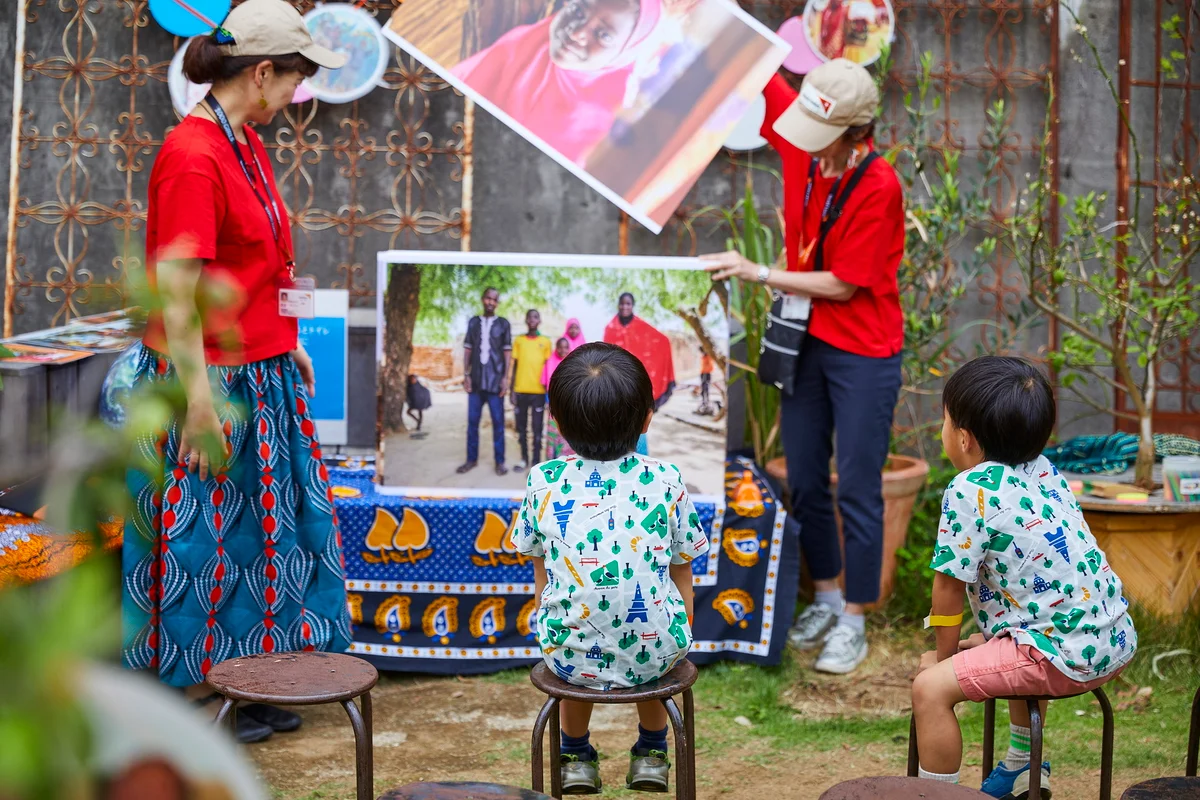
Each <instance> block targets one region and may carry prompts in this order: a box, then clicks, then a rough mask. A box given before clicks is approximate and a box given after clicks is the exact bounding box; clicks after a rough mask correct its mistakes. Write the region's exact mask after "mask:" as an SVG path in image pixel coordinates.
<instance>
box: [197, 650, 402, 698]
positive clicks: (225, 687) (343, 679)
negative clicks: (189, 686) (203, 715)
mask: <svg viewBox="0 0 1200 800" xmlns="http://www.w3.org/2000/svg"><path fill="white" fill-rule="evenodd" d="M378 680H379V672H378V671H377V670H376V669H375V667H373V666H371V665H370V664H368V663H367V662H366V661H363V660H362V659H361V658H355V657H354V656H347V655H342V654H340V653H319V652H311V653H261V654H259V655H253V656H246V657H244V658H231V659H228V660H227V661H222V662H221V663H220V664H218V665H217V666H215V667H213V668H212V669H211V670H210V671H209V673H208V683H209V685H210V686H212V687H213V689H215V690H216V691H217V692H220V693H221V694H223V695H225V696H226V697H229V698H232V699H234V700H244V701H247V702H251V703H271V704H273V705H282V706H312V705H320V704H322V703H340V702H343V701H345V700H350V699H353V698H355V697H358V696H360V695H363V694H366V693H367V692H369V691H370V690H371V689H372V688H374V686H375V684H376V682H377V681H378Z"/></svg>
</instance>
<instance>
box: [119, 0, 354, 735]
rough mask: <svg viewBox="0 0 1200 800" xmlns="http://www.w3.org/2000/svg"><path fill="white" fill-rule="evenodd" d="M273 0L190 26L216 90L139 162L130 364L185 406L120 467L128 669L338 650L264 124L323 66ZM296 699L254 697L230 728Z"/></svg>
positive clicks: (182, 667)
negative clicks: (139, 265)
mask: <svg viewBox="0 0 1200 800" xmlns="http://www.w3.org/2000/svg"><path fill="white" fill-rule="evenodd" d="M344 63H345V57H344V56H340V55H337V54H335V53H333V52H331V51H329V50H327V49H325V48H323V47H319V46H317V45H316V44H314V43H313V40H312V37H311V36H310V35H309V32H308V29H307V28H306V27H305V25H304V20H303V19H302V18H301V17H300V14H299V13H298V12H297V11H296V10H295V8H293V7H292V5H291V4H290V3H287V2H284V0H246V2H244V3H242V4H241V5H239V6H238V7H237V8H236V9H234V10H233V11H232V12H231V13H230V14H229V16H228V17H227V19H226V21H225V22H224V25H223V27H221V28H218V29H217V30H216V31H214V32H213V33H212V34H211V35H208V36H202V37H199V38H197V39H196V40H195V41H193V42H192V44H191V45H190V46H189V48H188V51H187V54H186V56H185V58H184V74H185V75H187V77H188V79H189V80H191V81H193V82H195V83H199V84H202V83H212V85H213V88H212V93H211V94H210V95H209V96H208V98H207V99H206V100H205V101H204V102H201V103H200V104H199V105H198V106H197V107H196V108H195V110H194V111H192V113H191V114H190V115H189V116H188V117H187V118H185V119H184V120H183V121H182V122H180V123H179V125H178V126H176V127H175V129H174V130H172V131H171V133H170V134H169V135H168V136H167V137H166V140H165V141H164V142H163V146H162V149H161V150H160V151H159V153H158V156H157V158H156V159H155V162H154V168H153V170H152V171H151V174H150V185H149V190H148V203H147V220H146V271H147V277H148V281H149V287H150V290H151V292H152V294H153V295H154V297H155V299H156V301H157V302H155V303H154V304H153V310H152V312H151V314H150V318H149V320H148V323H147V327H146V332H145V335H144V337H143V341H142V347H141V352H140V355H139V360H138V366H137V378H136V383H137V384H140V385H141V386H142V387H144V388H150V387H152V386H154V385H157V386H158V387H159V388H161V389H164V390H168V391H173V392H178V391H179V390H181V391H182V398H181V399H182V401H183V402H181V403H180V406H179V412H178V413H177V414H172V415H171V416H170V417H169V418H167V419H165V420H164V421H163V423H162V424H161V425H159V426H158V427H157V429H155V430H148V431H147V432H146V433H144V434H143V435H142V437H141V438H140V439H139V441H138V445H137V460H136V461H135V464H134V467H133V468H132V469H130V471H129V473H128V482H129V489H130V491H131V493H132V497H133V503H132V513H131V514H130V515H129V520H128V523H127V525H126V528H125V542H124V551H123V554H122V565H123V572H124V582H123V584H124V585H123V588H124V592H123V616H124V622H125V641H124V647H123V653H122V655H123V658H124V661H125V664H126V666H128V667H130V668H133V669H142V670H152V671H153V672H154V673H155V674H156V675H157V677H158V678H159V679H160V680H161V681H163V682H164V683H167V684H170V685H173V686H178V687H191V686H196V685H199V684H203V683H204V682H205V680H206V677H207V675H208V672H209V670H210V669H211V668H212V667H213V666H214V665H216V664H218V663H220V662H221V661H222V660H224V659H226V658H229V657H232V656H240V655H248V654H254V653H263V652H268V653H269V652H283V651H295V650H331V651H343V650H345V649H346V647H347V646H348V644H349V642H350V637H351V633H350V620H349V616H348V613H347V608H346V591H345V580H344V571H343V566H342V556H341V544H340V539H339V535H338V528H337V523H336V520H335V518H334V514H333V496H332V494H331V493H330V488H329V483H328V475H327V473H326V471H325V467H324V466H323V465H322V462H321V449H320V446H319V444H318V442H317V438H316V432H315V429H314V424H313V420H312V416H311V414H310V411H309V398H310V397H311V395H312V392H313V389H314V386H313V367H312V362H311V361H310V360H309V357H308V355H307V354H306V353H305V352H304V349H303V348H302V347H300V346H299V345H298V343H297V322H296V318H295V316H286V315H284V311H285V310H286V309H285V308H284V305H283V303H282V302H281V289H280V287H281V285H282V284H283V283H284V282H286V281H289V280H291V274H290V273H291V268H290V265H291V252H292V242H291V234H290V232H289V229H288V224H289V223H288V218H287V214H286V210H285V209H284V207H283V202H282V200H281V199H280V197H279V190H278V188H277V187H276V185H275V180H274V177H273V176H272V173H271V167H270V163H271V162H270V159H269V158H268V156H267V153H266V150H265V149H264V148H263V144H262V141H261V140H260V139H259V137H258V135H257V134H256V133H255V132H254V130H253V129H252V128H251V127H250V125H252V124H258V125H265V124H268V123H270V122H271V120H272V119H273V118H274V116H275V114H276V113H277V112H278V111H279V110H280V109H282V108H283V107H284V106H285V105H287V104H288V103H289V102H291V99H292V96H293V95H294V93H295V91H296V88H297V87H298V86H299V85H300V82H301V80H303V79H304V77H305V76H306V75H312V74H314V73H315V72H316V71H317V68H318V65H320V66H324V67H327V68H331V69H337V68H339V67H341V66H342V64H344ZM299 724H300V720H299V717H297V716H296V715H294V714H291V713H289V712H284V711H282V710H280V709H275V708H271V707H269V706H261V705H251V706H247V707H246V708H244V709H243V713H241V714H239V715H238V731H237V733H238V737H239V738H240V739H241V740H242V741H258V740H260V739H263V738H266V737H267V736H270V735H271V733H272V731H273V730H293V729H294V728H295V727H297V726H298V725H299Z"/></svg>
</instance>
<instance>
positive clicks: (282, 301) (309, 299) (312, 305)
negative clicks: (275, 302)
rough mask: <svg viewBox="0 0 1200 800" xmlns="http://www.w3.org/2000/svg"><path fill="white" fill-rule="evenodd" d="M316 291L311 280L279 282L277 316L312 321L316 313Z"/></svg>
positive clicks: (299, 279)
mask: <svg viewBox="0 0 1200 800" xmlns="http://www.w3.org/2000/svg"><path fill="white" fill-rule="evenodd" d="M316 290H317V282H316V281H314V280H313V279H312V278H284V279H283V280H282V281H280V282H279V316H281V317H296V318H298V319H312V318H313V317H314V316H316V313H317V301H316Z"/></svg>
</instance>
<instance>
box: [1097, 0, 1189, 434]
mask: <svg viewBox="0 0 1200 800" xmlns="http://www.w3.org/2000/svg"><path fill="white" fill-rule="evenodd" d="M1138 3H1139V6H1140V3H1141V0H1138ZM1145 13H1146V12H1145V9H1142V8H1140V7H1139V8H1138V15H1139V18H1141V15H1143V14H1145ZM1134 19H1135V17H1134V3H1133V2H1132V0H1121V17H1120V20H1121V23H1120V24H1121V38H1120V44H1119V52H1120V62H1119V69H1118V90H1119V93H1120V97H1121V99H1122V101H1123V102H1125V103H1126V108H1127V109H1128V117H1129V119H1130V121H1131V124H1132V127H1133V137H1132V138H1131V137H1130V136H1129V135H1128V134H1126V135H1123V136H1121V137H1120V138H1119V140H1118V167H1117V186H1116V191H1117V197H1118V198H1119V200H1118V202H1119V204H1120V205H1121V207H1122V208H1121V209H1120V210H1119V213H1120V216H1121V217H1122V218H1124V217H1126V215H1130V214H1132V208H1133V206H1134V199H1135V198H1136V197H1138V196H1139V195H1140V200H1141V204H1142V208H1143V209H1146V208H1152V207H1154V206H1157V205H1158V204H1159V202H1160V201H1161V200H1162V199H1163V188H1164V186H1165V184H1166V183H1168V182H1169V181H1170V180H1171V179H1173V178H1179V177H1181V176H1184V175H1191V176H1193V177H1195V176H1196V175H1197V167H1198V166H1200V130H1198V129H1197V120H1198V119H1200V0H1154V24H1153V26H1150V25H1145V24H1143V25H1135V24H1133V20H1134ZM1135 146H1136V147H1137V148H1138V152H1139V153H1140V166H1141V170H1140V174H1138V172H1137V168H1138V163H1137V160H1135V159H1134V157H1133V148H1134V147H1135ZM1191 270H1192V273H1191V274H1192V279H1193V280H1200V264H1195V263H1194V264H1192V265H1191ZM1158 387H1159V389H1158V396H1157V398H1156V401H1155V409H1154V429H1155V430H1156V431H1158V432H1163V433H1166V432H1175V433H1183V434H1187V435H1189V436H1194V437H1198V438H1200V336H1193V337H1191V338H1190V339H1187V340H1184V341H1182V342H1175V343H1174V344H1173V346H1172V347H1171V348H1170V350H1169V352H1168V353H1167V358H1166V361H1165V362H1164V363H1163V364H1161V365H1160V366H1159V368H1158ZM1117 404H1118V408H1121V409H1129V408H1130V404H1129V401H1128V399H1127V398H1126V397H1125V395H1124V394H1123V393H1120V392H1118V393H1117ZM1120 427H1125V428H1130V429H1132V428H1133V426H1131V425H1129V424H1125V423H1122V425H1121V426H1120Z"/></svg>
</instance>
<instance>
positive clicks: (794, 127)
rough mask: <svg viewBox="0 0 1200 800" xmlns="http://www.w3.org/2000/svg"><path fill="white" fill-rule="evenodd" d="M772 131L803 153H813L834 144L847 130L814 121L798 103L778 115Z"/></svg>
mask: <svg viewBox="0 0 1200 800" xmlns="http://www.w3.org/2000/svg"><path fill="white" fill-rule="evenodd" d="M773 130H774V131H775V132H776V133H777V134H779V135H780V136H782V137H783V138H784V139H786V140H787V141H788V143H789V144H792V145H795V146H796V147H799V148H800V149H801V150H804V151H805V152H808V153H815V152H817V151H818V150H824V149H825V148H826V147H829V145H831V144H833V143H834V142H836V141H837V139H838V137H839V136H841V135H842V134H843V133H845V132H846V131H847V130H849V128H847V127H845V126H842V125H830V124H829V123H828V122H821V121H820V120H818V119H814V118H813V117H812V116H811V115H809V114H807V113H805V112H804V110H803V109H802V108H800V104H799V103H792V104H791V105H790V106H788V107H787V110H786V111H784V112H783V113H782V114H780V115H779V119H777V120H775V125H774V126H773Z"/></svg>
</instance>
